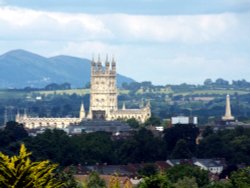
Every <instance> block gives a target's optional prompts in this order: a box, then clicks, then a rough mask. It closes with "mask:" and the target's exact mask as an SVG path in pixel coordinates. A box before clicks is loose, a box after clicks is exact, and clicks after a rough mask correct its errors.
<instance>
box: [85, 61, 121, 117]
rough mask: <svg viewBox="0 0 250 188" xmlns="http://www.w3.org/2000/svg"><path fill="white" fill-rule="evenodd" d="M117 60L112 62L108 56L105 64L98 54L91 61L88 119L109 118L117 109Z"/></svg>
mask: <svg viewBox="0 0 250 188" xmlns="http://www.w3.org/2000/svg"><path fill="white" fill-rule="evenodd" d="M117 95H118V94H117V88H116V62H115V60H114V58H113V59H112V62H111V64H110V62H109V60H108V56H107V57H106V61H105V65H104V66H103V65H102V63H101V60H100V56H98V60H97V62H96V61H95V60H94V58H93V59H92V62H91V86H90V108H89V113H88V117H87V118H88V119H109V117H110V114H111V112H112V111H116V110H117Z"/></svg>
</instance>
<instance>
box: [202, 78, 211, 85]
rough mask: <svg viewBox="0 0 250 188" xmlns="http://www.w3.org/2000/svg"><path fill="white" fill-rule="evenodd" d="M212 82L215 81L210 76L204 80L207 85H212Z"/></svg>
mask: <svg viewBox="0 0 250 188" xmlns="http://www.w3.org/2000/svg"><path fill="white" fill-rule="evenodd" d="M212 84H213V81H212V79H210V78H207V79H206V80H205V81H204V85H205V86H208V85H212Z"/></svg>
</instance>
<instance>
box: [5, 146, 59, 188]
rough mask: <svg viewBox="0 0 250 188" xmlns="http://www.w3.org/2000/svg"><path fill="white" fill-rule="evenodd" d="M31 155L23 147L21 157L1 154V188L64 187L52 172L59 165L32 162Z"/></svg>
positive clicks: (46, 162) (47, 162)
mask: <svg viewBox="0 0 250 188" xmlns="http://www.w3.org/2000/svg"><path fill="white" fill-rule="evenodd" d="M30 155H31V153H29V152H27V150H26V148H25V146H24V144H22V145H21V148H20V152H19V155H17V156H13V157H9V156H7V155H4V154H3V153H0V187H6V188H8V187H9V188H13V187H22V188H37V187H45V188H56V187H58V188H59V187H61V186H62V185H63V183H62V182H59V181H57V180H56V179H55V175H54V174H52V172H53V171H54V170H55V169H56V167H57V165H55V164H50V162H49V161H48V160H47V161H41V162H32V161H31V160H30V158H29V157H30Z"/></svg>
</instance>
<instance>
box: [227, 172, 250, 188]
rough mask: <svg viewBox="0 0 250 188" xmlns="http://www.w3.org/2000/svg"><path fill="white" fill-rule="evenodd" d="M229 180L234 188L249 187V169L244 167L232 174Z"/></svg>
mask: <svg viewBox="0 0 250 188" xmlns="http://www.w3.org/2000/svg"><path fill="white" fill-rule="evenodd" d="M230 180H231V182H232V184H233V187H235V188H248V187H250V167H246V168H243V169H240V170H237V171H236V172H233V173H232V175H231V177H230Z"/></svg>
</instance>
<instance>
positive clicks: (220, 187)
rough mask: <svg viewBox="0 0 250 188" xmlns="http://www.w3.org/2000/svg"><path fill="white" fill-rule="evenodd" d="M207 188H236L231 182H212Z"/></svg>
mask: <svg viewBox="0 0 250 188" xmlns="http://www.w3.org/2000/svg"><path fill="white" fill-rule="evenodd" d="M206 188H235V187H233V185H232V184H231V183H230V181H221V182H220V181H219V182H212V183H210V184H209V185H207V186H206Z"/></svg>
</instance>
